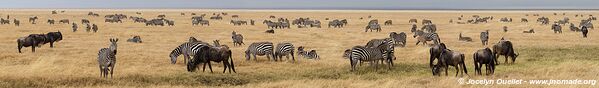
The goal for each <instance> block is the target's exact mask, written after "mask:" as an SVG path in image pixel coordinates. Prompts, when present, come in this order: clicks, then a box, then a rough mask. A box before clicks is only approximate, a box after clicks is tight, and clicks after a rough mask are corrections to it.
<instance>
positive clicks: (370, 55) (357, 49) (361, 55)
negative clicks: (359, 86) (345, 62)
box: [349, 45, 392, 71]
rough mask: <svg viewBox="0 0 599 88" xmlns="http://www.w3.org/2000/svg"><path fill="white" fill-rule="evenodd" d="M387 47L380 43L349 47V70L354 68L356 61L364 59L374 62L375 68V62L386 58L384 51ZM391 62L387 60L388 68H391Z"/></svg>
mask: <svg viewBox="0 0 599 88" xmlns="http://www.w3.org/2000/svg"><path fill="white" fill-rule="evenodd" d="M387 49H388V47H386V46H384V45H381V46H377V47H364V46H354V47H352V49H351V56H350V59H349V61H350V67H351V71H355V70H356V66H357V64H358V61H366V62H371V63H374V66H375V69H376V68H377V64H378V62H377V61H379V60H385V59H388V56H387V55H388V54H386V53H387V52H385V51H386V50H387ZM391 64H392V63H391V62H390V61H388V65H389V69H391Z"/></svg>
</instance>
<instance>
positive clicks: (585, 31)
mask: <svg viewBox="0 0 599 88" xmlns="http://www.w3.org/2000/svg"><path fill="white" fill-rule="evenodd" d="M580 31H582V37H584V38H586V37H587V33H589V29H588V28H587V27H586V26H582V27H581V29H580Z"/></svg>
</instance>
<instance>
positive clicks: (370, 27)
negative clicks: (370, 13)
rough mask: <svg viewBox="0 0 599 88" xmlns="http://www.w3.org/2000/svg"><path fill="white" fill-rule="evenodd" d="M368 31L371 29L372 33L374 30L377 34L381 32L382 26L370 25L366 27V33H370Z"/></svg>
mask: <svg viewBox="0 0 599 88" xmlns="http://www.w3.org/2000/svg"><path fill="white" fill-rule="evenodd" d="M368 29H370V32H372V30H376V32H381V25H379V24H369V25H368V26H366V28H365V30H364V32H368Z"/></svg>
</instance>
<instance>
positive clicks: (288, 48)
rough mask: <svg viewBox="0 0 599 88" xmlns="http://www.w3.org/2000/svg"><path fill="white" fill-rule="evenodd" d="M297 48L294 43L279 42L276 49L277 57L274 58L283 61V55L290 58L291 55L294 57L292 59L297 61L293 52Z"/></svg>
mask: <svg viewBox="0 0 599 88" xmlns="http://www.w3.org/2000/svg"><path fill="white" fill-rule="evenodd" d="M294 50H295V47H293V44H291V43H279V44H277V47H276V50H275V57H274V59H275V60H276V59H279V60H281V61H283V59H282V58H283V56H285V57H287V59H289V56H291V57H292V60H293V61H294V62H295V55H294V54H293V53H294Z"/></svg>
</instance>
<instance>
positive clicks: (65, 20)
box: [58, 19, 70, 24]
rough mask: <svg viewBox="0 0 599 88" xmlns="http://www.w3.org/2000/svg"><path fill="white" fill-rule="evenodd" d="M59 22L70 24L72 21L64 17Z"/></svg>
mask: <svg viewBox="0 0 599 88" xmlns="http://www.w3.org/2000/svg"><path fill="white" fill-rule="evenodd" d="M58 22H59V23H63V24H68V23H70V22H69V19H62V20H59V21H58Z"/></svg>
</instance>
